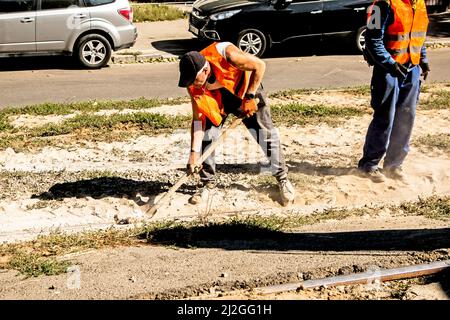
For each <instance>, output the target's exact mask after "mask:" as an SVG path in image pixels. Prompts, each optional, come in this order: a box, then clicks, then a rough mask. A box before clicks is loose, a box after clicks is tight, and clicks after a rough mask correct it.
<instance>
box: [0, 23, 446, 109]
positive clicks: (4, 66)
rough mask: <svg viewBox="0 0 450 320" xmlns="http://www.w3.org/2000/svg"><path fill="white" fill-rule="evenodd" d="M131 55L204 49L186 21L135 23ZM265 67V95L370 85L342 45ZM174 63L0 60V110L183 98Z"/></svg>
mask: <svg viewBox="0 0 450 320" xmlns="http://www.w3.org/2000/svg"><path fill="white" fill-rule="evenodd" d="M136 25H137V27H138V30H139V38H138V41H137V43H136V45H135V46H134V47H133V48H131V49H130V50H131V51H134V52H137V51H141V52H148V53H160V54H162V55H169V56H173V55H175V56H177V55H179V54H182V53H183V52H186V51H189V50H198V49H201V48H202V47H203V46H205V44H204V43H202V42H200V41H198V40H197V39H195V38H194V37H193V36H192V35H191V34H190V33H189V32H188V31H187V20H177V21H171V22H167V21H163V22H154V23H137V24H136ZM449 54H450V48H444V49H435V50H430V52H429V56H430V60H431V68H432V73H431V74H430V77H429V81H448V80H450V63H449V57H450V55H449ZM265 61H266V62H267V65H268V68H267V74H266V76H265V79H264V82H263V83H264V86H265V88H266V90H267V91H276V90H284V89H288V88H310V87H340V86H353V85H363V84H368V83H369V81H370V76H371V75H370V73H371V69H369V68H368V66H367V64H366V63H365V61H364V60H363V58H362V56H361V55H360V54H357V53H355V52H354V50H352V49H351V45H348V44H344V43H336V42H335V43H322V44H318V43H314V42H313V43H305V42H300V43H289V44H287V45H284V46H279V47H276V48H274V50H273V51H272V52H271V53H270V55H269V57H267V58H266V59H265ZM177 80H178V66H177V64H176V63H173V62H172V63H147V64H126V65H119V64H110V65H109V67H107V68H104V69H101V70H91V71H89V70H82V69H79V67H78V66H77V65H76V64H75V63H73V61H72V60H71V59H70V58H67V57H44V58H42V57H40V58H20V59H10V58H7V59H0V108H4V107H7V106H23V105H27V104H36V103H43V102H72V101H85V100H92V99H102V100H103V99H114V100H121V99H132V98H139V97H147V98H152V97H176V96H183V95H185V91H184V90H183V89H180V88H178V87H177Z"/></svg>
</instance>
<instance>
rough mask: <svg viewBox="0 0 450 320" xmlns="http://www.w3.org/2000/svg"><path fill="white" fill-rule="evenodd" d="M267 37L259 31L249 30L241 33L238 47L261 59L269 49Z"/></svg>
mask: <svg viewBox="0 0 450 320" xmlns="http://www.w3.org/2000/svg"><path fill="white" fill-rule="evenodd" d="M267 39H268V38H267V37H266V36H265V35H264V33H262V32H261V31H259V30H256V29H247V30H243V31H242V32H240V33H239V35H238V39H237V44H236V45H237V47H238V48H239V49H241V50H242V51H244V52H248V53H250V54H253V55H255V56H257V57H261V56H262V55H263V54H264V52H266V49H267V47H268V41H267Z"/></svg>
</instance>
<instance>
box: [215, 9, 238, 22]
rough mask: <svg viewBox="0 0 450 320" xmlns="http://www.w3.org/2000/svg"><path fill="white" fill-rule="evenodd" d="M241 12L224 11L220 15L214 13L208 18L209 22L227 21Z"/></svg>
mask: <svg viewBox="0 0 450 320" xmlns="http://www.w3.org/2000/svg"><path fill="white" fill-rule="evenodd" d="M239 12H241V9H239V10H230V11H224V12H220V13H215V14H212V15H211V16H210V18H211V20H214V21H217V20H223V19H228V18H231V17H232V16H234V15H235V14H237V13H239Z"/></svg>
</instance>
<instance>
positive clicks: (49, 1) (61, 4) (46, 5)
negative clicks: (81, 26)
mask: <svg viewBox="0 0 450 320" xmlns="http://www.w3.org/2000/svg"><path fill="white" fill-rule="evenodd" d="M41 1H42V2H41V10H48V9H65V8H68V7H71V6H80V0H41Z"/></svg>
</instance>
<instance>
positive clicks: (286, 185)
mask: <svg viewBox="0 0 450 320" xmlns="http://www.w3.org/2000/svg"><path fill="white" fill-rule="evenodd" d="M278 187H279V188H280V196H281V204H282V205H283V206H284V207H285V206H287V205H288V204H290V203H294V199H295V189H294V187H293V186H292V183H291V182H290V181H289V180H288V179H282V180H280V181H278Z"/></svg>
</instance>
